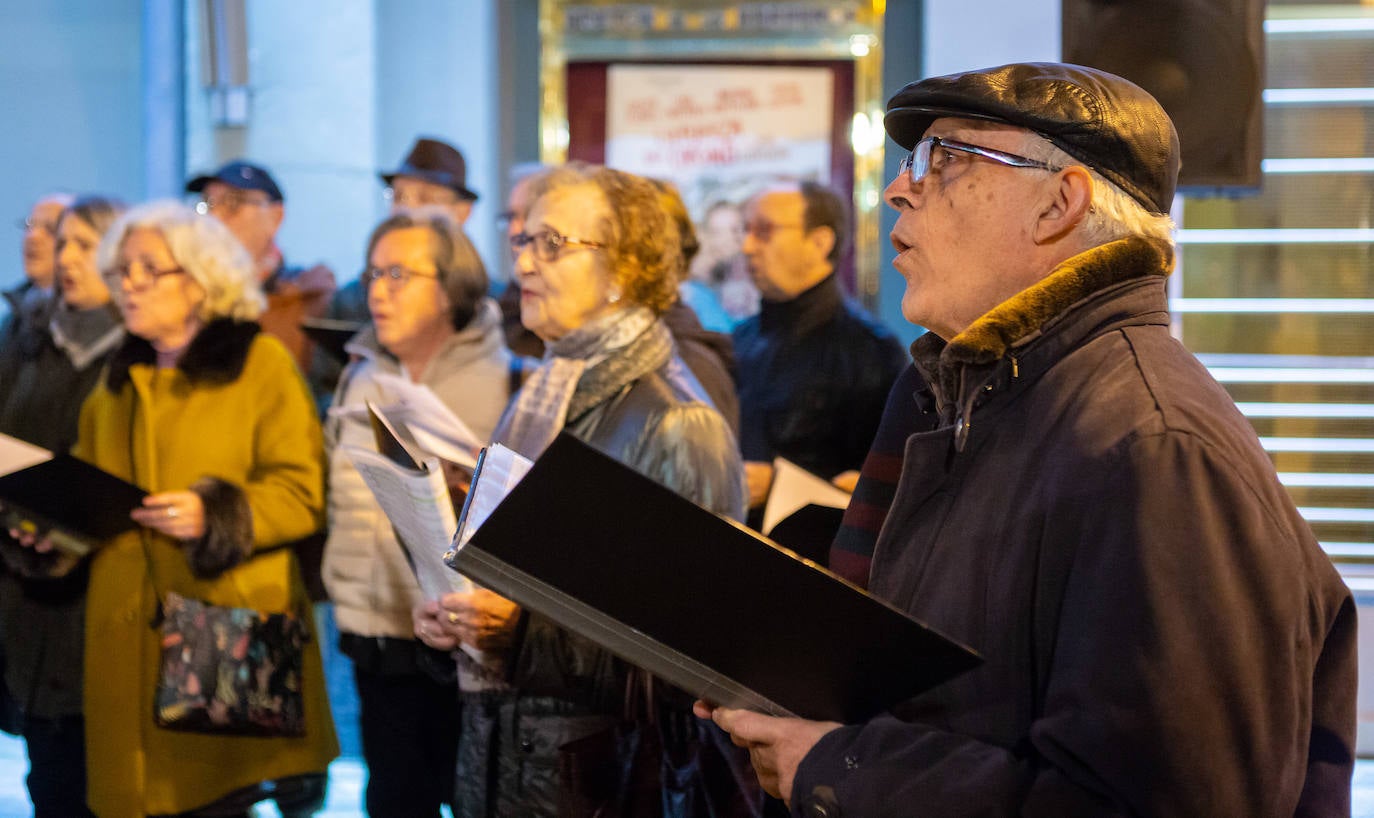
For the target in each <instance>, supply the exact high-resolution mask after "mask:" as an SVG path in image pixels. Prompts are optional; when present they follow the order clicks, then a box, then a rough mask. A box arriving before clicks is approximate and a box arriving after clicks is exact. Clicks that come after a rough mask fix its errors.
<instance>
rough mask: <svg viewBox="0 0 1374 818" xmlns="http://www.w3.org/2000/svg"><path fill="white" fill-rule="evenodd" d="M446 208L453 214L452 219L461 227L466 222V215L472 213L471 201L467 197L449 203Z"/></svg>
mask: <svg viewBox="0 0 1374 818" xmlns="http://www.w3.org/2000/svg"><path fill="white" fill-rule="evenodd" d="M448 209H449V212H450V213H452V214H453V218H454V220H455V221H457V222H458V226H459V227H462V226H463V224H464V223H465V222H467V220H468V216H471V215H472V202H471V201H470V200H468V199H460V200H459V201H456V202H454V203H453V204H451V205H449V206H448Z"/></svg>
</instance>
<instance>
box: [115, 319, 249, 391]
mask: <svg viewBox="0 0 1374 818" xmlns="http://www.w3.org/2000/svg"><path fill="white" fill-rule="evenodd" d="M259 331H260V327H259V326H258V325H257V323H256V322H253V321H234V320H232V319H229V318H217V319H215V320H214V321H211V322H210V323H208V324H206V325H205V326H204V327H203V328H202V329H201V331H200V332H198V333H196V337H195V338H193V339H191V344H190V346H188V347H187V348H186V352H185V354H183V355H182V356H181V360H179V361H177V369H179V370H181V371H182V373H183V374H185V375H186V377H187V379H188V380H190V381H191V382H192V383H211V384H224V383H232V382H233V381H235V380H238V377H239V375H240V374H242V373H243V366H244V364H245V363H247V361H248V350H249V349H250V348H251V347H252V345H253V338H254V337H256V336H257V334H258V332H259ZM156 363H157V350H155V349H153V345H152V344H150V343H149V342H148V341H147V340H145V339H143V338H139V337H138V336H136V335H130V336H128V337H127V338H125V339H124V343H122V344H120V345H119V348H118V349H116V350H115V351H114V354H113V355H112V356H111V357H110V364H109V370H108V372H107V373H106V376H105V385H106V386H107V387H108V388H109V390H110V391H111V392H118V391H119V390H120V389H121V388H122V387H123V386H124V384H126V383H128V382H129V367H131V366H133V365H135V364H148V365H149V366H152V365H154V364H156Z"/></svg>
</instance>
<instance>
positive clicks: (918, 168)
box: [901, 136, 1063, 185]
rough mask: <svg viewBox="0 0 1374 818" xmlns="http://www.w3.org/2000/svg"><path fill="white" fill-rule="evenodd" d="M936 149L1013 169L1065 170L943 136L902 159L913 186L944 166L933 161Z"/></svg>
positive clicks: (920, 144)
mask: <svg viewBox="0 0 1374 818" xmlns="http://www.w3.org/2000/svg"><path fill="white" fill-rule="evenodd" d="M936 148H940V149H943V150H946V151H959V152H960V153H968V154H972V155H974V156H981V157H983V158H984V159H991V160H992V161H994V162H996V163H998V164H999V165H1007V166H1008V167H1013V168H1038V169H1040V170H1050V171H1059V170H1063V168H1057V167H1055V166H1054V165H1051V164H1049V163H1048V162H1041V161H1039V160H1038V159H1027V158H1026V157H1024V156H1018V155H1017V154H1014V153H1007V152H1006V151H999V150H995V149H993V148H984V147H982V146H981V145H970V144H969V143H967V142H957V141H955V140H953V139H945V138H944V137H942V136H927V137H926V138H925V139H922V140H921V141H920V142H917V143H916V146H915V147H914V148H912V149H911V153H909V154H907V155H906V157H904V158H903V159H902V164H901V172H902V173H907V174H910V176H911V184H913V185H914V184H916V183H917V182H919V181H921V180H922V179H924V178H926V174H927V173H929V172H930V170H931V168H932V167H934V166H940V165H943V164H944V163H943V162H935V161H933V157H936V156H938V154H937V153H936V152H935V150H936Z"/></svg>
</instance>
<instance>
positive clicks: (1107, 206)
mask: <svg viewBox="0 0 1374 818" xmlns="http://www.w3.org/2000/svg"><path fill="white" fill-rule="evenodd" d="M1027 136H1028V137H1030V139H1028V143H1029V144H1030V145H1031V147H1029V148H1028V149H1027V153H1026V155H1027V156H1028V157H1030V158H1033V159H1039V160H1041V161H1042V162H1046V163H1048V164H1050V165H1053V166H1054V167H1056V168H1066V167H1070V166H1072V165H1077V166H1078V167H1081V168H1083V169H1085V170H1087V171H1088V175H1089V176H1091V177H1092V180H1093V198H1092V206H1091V207H1090V208H1089V210H1088V214H1087V215H1086V216H1085V217H1084V218H1083V222H1082V223H1081V224H1080V225H1079V226H1078V231H1079V235H1080V236H1082V237H1083V239H1084V241H1086V242H1087V243H1088V245H1089V246H1091V247H1096V246H1098V245H1102V244H1106V243H1108V242H1112V241H1116V240H1117V239H1124V238H1126V237H1128V236H1141V237H1143V238H1147V239H1156V240H1158V241H1162V242H1165V243H1167V244H1168V245H1169V246H1170V247H1172V246H1173V245H1174V235H1173V233H1174V220H1173V219H1172V218H1170V217H1169V215H1168V214H1167V213H1165V214H1156V213H1151V212H1150V211H1148V210H1146V209H1145V208H1144V207H1143V206H1142V205H1141V204H1140V202H1137V201H1136V200H1135V199H1134V198H1132V197H1131V195H1130V194H1129V193H1127V192H1126V191H1124V190H1122V189H1121V188H1119V187H1117V186H1116V184H1115V183H1113V182H1111V181H1110V180H1108V179H1107V178H1106V177H1105V176H1103V175H1102V174H1100V173H1098V172H1097V171H1096V170H1093V169H1092V168H1091V167H1089V166H1088V165H1087V163H1085V162H1084V161H1083V160H1081V159H1075V158H1074V157H1073V155H1071V154H1069V153H1068V152H1066V151H1065V150H1063V149H1062V148H1060V147H1059V146H1058V145H1055V144H1054V143H1052V142H1050V141H1048V140H1046V139H1045V138H1044V137H1042V136H1040V135H1038V134H1035V133H1033V132H1028V133H1027Z"/></svg>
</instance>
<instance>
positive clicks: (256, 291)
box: [96, 199, 267, 323]
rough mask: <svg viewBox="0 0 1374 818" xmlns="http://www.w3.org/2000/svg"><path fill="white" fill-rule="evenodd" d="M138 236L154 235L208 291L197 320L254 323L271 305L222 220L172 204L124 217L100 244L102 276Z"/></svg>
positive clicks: (148, 207) (163, 203) (165, 202)
mask: <svg viewBox="0 0 1374 818" xmlns="http://www.w3.org/2000/svg"><path fill="white" fill-rule="evenodd" d="M134 230H156V231H157V232H158V233H159V234H161V236H162V240H163V241H165V242H167V249H169V250H171V252H172V258H173V259H175V260H176V263H177V265H178V266H180V267H181V268H182V269H184V270H185V271H186V274H187V275H188V276H190V277H191V280H193V281H195V282H196V283H197V284H199V285H200V287H201V289H203V290H204V291H205V301H204V302H202V303H201V305H200V309H199V312H198V316H197V317H199V318H200V320H201V321H204V322H207V323H208V322H210V321H213V320H215V319H217V318H229V319H232V320H234V321H252V320H254V319H256V318H257V317H258V316H259V315H261V314H262V311H263V309H264V308H265V307H266V305H267V301H266V299H265V298H264V297H263V294H262V289H261V288H260V287H259V286H258V280H257V275H256V272H255V270H254V268H253V260H252V259H251V258H250V257H249V256H248V251H247V250H245V249H243V245H242V244H240V243H239V240H238V239H236V238H234V234H233V233H230V232H229V228H227V227H225V226H224V225H223V224H220V221H219V219H214V218H210V217H208V216H201V215H199V214H197V213H196V212H195V211H194V210H192V209H191V208H190V207H187V206H186V205H184V204H182V203H181V202H178V201H176V200H174V199H163V200H160V201H154V202H148V203H146V204H141V205H138V206H137V207H134V208H131V209H130V210H129V211H128V212H126V213H125V214H124V215H123V216H120V217H119V219H118V220H117V221H115V223H114V225H113V226H112V227H110V229H109V231H108V232H107V233H106V234H105V238H104V239H103V240H102V241H101V242H100V249H99V250H98V251H97V255H96V260H97V263H98V264H99V265H100V269H101V270H108V269H110V268H111V267H113V266H114V264H115V260H116V258H117V257H118V256H119V251H120V249H121V248H122V247H123V246H124V241H125V240H126V239H127V238H128V237H129V234H130V233H131V232H133V231H134Z"/></svg>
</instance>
